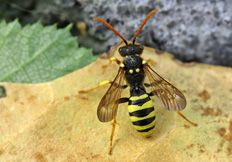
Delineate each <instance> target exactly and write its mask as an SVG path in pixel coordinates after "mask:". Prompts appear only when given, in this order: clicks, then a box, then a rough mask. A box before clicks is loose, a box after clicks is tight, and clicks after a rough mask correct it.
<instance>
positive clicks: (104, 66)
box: [102, 57, 121, 68]
mask: <svg viewBox="0 0 232 162" xmlns="http://www.w3.org/2000/svg"><path fill="white" fill-rule="evenodd" d="M113 61H115V62H116V63H117V64H118V65H119V64H120V63H121V61H120V60H118V59H117V58H115V57H111V58H110V61H109V63H108V64H106V65H103V66H102V67H103V68H106V67H107V66H109V65H110V64H111V63H112V62H113Z"/></svg>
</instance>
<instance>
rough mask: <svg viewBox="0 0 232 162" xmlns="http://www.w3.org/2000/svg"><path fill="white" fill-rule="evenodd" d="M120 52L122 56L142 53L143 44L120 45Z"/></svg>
mask: <svg viewBox="0 0 232 162" xmlns="http://www.w3.org/2000/svg"><path fill="white" fill-rule="evenodd" d="M118 52H119V53H120V55H121V56H122V57H125V56H130V55H136V54H138V55H140V54H141V53H142V52H143V46H142V45H135V44H128V45H126V46H124V47H120V48H119V49H118Z"/></svg>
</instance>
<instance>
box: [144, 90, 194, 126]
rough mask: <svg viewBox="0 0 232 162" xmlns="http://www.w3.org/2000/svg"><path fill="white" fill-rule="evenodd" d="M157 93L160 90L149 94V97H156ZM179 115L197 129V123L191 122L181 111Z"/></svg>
mask: <svg viewBox="0 0 232 162" xmlns="http://www.w3.org/2000/svg"><path fill="white" fill-rule="evenodd" d="M157 91H160V90H159V89H157V90H154V91H152V92H150V93H148V95H149V96H154V95H156V94H157ZM177 113H178V114H179V115H180V116H181V117H182V118H184V120H186V121H187V122H189V123H190V124H191V125H193V126H195V127H196V126H197V123H194V122H191V121H190V120H189V119H188V118H187V117H185V116H184V115H183V114H182V113H181V112H180V111H177Z"/></svg>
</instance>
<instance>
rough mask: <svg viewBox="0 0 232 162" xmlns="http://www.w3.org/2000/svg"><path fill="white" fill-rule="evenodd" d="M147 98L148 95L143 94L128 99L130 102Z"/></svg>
mask: <svg viewBox="0 0 232 162" xmlns="http://www.w3.org/2000/svg"><path fill="white" fill-rule="evenodd" d="M147 97H148V94H143V95H141V96H132V97H130V100H131V101H132V100H141V99H144V98H147Z"/></svg>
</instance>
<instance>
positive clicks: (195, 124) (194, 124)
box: [177, 111, 197, 127]
mask: <svg viewBox="0 0 232 162" xmlns="http://www.w3.org/2000/svg"><path fill="white" fill-rule="evenodd" d="M177 113H178V114H179V115H180V116H181V117H182V118H184V120H186V121H187V122H189V123H190V124H191V125H193V126H195V127H196V126H197V123H193V122H191V121H190V120H189V119H188V118H186V117H185V116H184V115H183V114H182V113H181V112H179V111H177Z"/></svg>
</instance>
